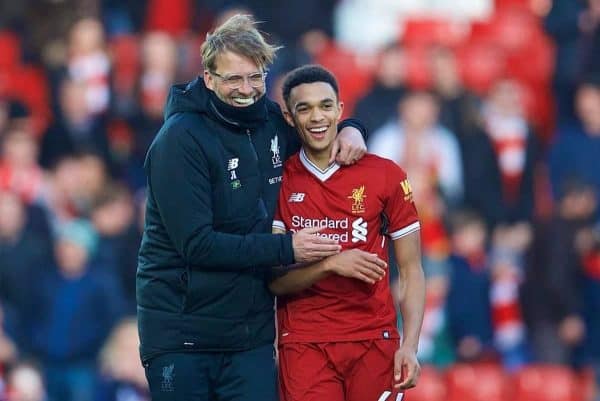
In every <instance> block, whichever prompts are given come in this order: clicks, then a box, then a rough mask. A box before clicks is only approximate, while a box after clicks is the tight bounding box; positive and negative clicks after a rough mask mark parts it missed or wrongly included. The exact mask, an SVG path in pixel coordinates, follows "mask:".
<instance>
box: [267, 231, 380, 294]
mask: <svg viewBox="0 0 600 401" xmlns="http://www.w3.org/2000/svg"><path fill="white" fill-rule="evenodd" d="M273 233H276V234H284V233H285V232H284V231H283V230H281V229H277V228H273ZM386 265H387V264H386V263H385V261H384V260H382V259H379V258H378V257H377V255H374V254H371V253H368V252H364V251H361V250H359V249H351V250H348V251H344V252H342V253H340V254H338V255H334V256H332V257H328V258H326V259H323V260H322V261H320V262H317V263H313V264H310V265H304V266H297V267H294V266H288V267H282V268H275V271H274V274H275V276H279V277H277V278H276V279H274V280H273V281H271V283H270V284H269V289H270V290H271V292H272V293H273V294H275V295H285V294H292V293H295V292H299V291H302V290H304V289H306V288H309V287H310V286H312V285H313V284H314V283H316V282H317V281H320V280H322V279H324V278H325V277H327V276H329V275H331V274H338V275H340V276H344V277H349V278H355V279H357V280H361V281H364V282H366V283H369V284H374V283H375V282H377V281H378V280H381V279H382V278H383V277H384V276H385V268H386ZM281 274H282V275H281Z"/></svg>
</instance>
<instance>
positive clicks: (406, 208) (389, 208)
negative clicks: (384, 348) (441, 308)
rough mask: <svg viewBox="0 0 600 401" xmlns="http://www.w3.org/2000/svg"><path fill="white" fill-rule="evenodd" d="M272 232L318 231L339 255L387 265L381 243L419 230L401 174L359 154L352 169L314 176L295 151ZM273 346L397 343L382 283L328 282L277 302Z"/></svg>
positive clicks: (335, 278)
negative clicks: (355, 253)
mask: <svg viewBox="0 0 600 401" xmlns="http://www.w3.org/2000/svg"><path fill="white" fill-rule="evenodd" d="M282 181H283V182H282V185H281V191H280V193H279V202H278V205H277V211H276V214H275V220H274V222H273V227H277V228H280V229H284V230H286V231H298V230H300V229H302V228H305V227H314V226H319V227H322V230H321V231H320V233H319V235H326V236H328V237H330V238H334V239H337V240H338V241H339V243H340V245H341V246H342V250H347V249H353V248H359V249H362V250H364V251H367V252H371V253H376V254H377V255H378V256H379V257H380V258H381V259H384V260H386V261H387V260H388V242H389V241H388V239H387V237H388V236H389V237H391V238H392V239H398V238H400V237H402V236H404V235H407V234H410V233H412V232H414V231H417V230H419V220H418V216H417V210H416V208H415V205H414V203H413V199H412V191H411V189H410V184H409V182H408V179H407V178H406V173H405V172H404V171H403V170H402V169H401V168H400V167H398V166H397V165H396V164H395V163H394V162H392V161H391V160H387V159H383V158H381V157H378V156H375V155H371V154H367V155H365V156H364V157H363V158H362V159H361V160H360V161H358V162H357V163H356V164H354V165H352V166H339V165H337V164H334V165H332V166H330V167H329V168H328V169H327V170H325V171H321V170H320V169H319V168H318V167H317V166H315V165H314V164H313V163H312V162H311V161H310V160H309V159H308V158H307V157H306V154H305V153H304V151H303V150H301V151H300V152H299V153H298V154H296V155H294V156H293V157H291V158H290V159H289V160H288V161H287V162H286V163H285V166H284V172H283V180H282ZM277 323H278V330H279V341H280V342H281V343H290V342H335V341H358V340H368V339H376V338H398V337H399V336H398V330H397V322H396V309H395V308H394V304H393V300H392V295H391V292H390V289H389V280H388V279H387V277H385V278H384V279H383V280H381V281H379V282H377V283H376V284H367V283H364V282H362V281H359V280H357V279H351V278H346V277H342V276H338V275H335V274H333V275H331V276H329V277H327V278H325V279H323V280H321V281H319V282H317V283H315V284H314V285H313V286H312V287H310V288H308V289H306V290H304V291H302V292H300V293H296V294H290V295H286V296H281V297H278V299H277Z"/></svg>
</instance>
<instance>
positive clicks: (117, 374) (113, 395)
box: [95, 318, 150, 401]
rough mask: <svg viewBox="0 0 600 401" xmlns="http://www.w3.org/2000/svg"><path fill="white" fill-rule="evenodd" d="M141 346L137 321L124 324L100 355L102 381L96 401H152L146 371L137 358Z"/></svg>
mask: <svg viewBox="0 0 600 401" xmlns="http://www.w3.org/2000/svg"><path fill="white" fill-rule="evenodd" d="M139 345H140V342H139V339H138V335H137V322H136V320H135V319H134V318H125V319H123V320H121V321H120V322H119V323H118V324H117V325H116V326H115V327H114V329H113V330H112V332H111V334H110V336H109V337H108V339H107V341H106V343H105V344H104V346H103V347H102V350H101V352H100V371H101V379H100V381H99V391H98V395H97V397H96V398H95V401H121V400H127V401H150V394H149V392H148V383H147V382H146V376H145V373H144V368H143V367H142V365H141V364H140V361H139V358H137V355H136V354H137V349H138V347H139Z"/></svg>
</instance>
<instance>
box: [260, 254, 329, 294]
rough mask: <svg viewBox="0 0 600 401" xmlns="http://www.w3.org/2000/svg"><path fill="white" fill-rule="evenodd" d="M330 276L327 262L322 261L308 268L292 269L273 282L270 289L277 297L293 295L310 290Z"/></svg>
mask: <svg viewBox="0 0 600 401" xmlns="http://www.w3.org/2000/svg"><path fill="white" fill-rule="evenodd" d="M329 274H330V272H329V271H328V269H327V265H326V260H322V261H320V262H317V263H313V264H311V265H307V266H306V267H300V268H297V269H291V270H290V271H288V272H287V273H286V274H285V275H283V276H281V277H279V278H276V279H275V280H273V281H272V282H271V283H270V284H269V289H270V290H271V292H272V293H273V294H275V295H285V294H292V293H295V292H300V291H302V290H305V289H307V288H309V287H310V286H312V285H313V284H314V283H316V282H317V281H319V280H322V279H324V278H325V277H327V276H329Z"/></svg>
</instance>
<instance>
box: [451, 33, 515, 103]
mask: <svg viewBox="0 0 600 401" xmlns="http://www.w3.org/2000/svg"><path fill="white" fill-rule="evenodd" d="M457 55H458V60H459V65H460V69H461V76H462V78H463V80H464V83H465V85H466V86H467V87H468V88H470V89H471V90H473V91H475V92H476V93H478V94H485V93H486V92H487V90H488V89H489V88H490V87H491V85H492V84H493V83H494V82H495V81H497V80H498V79H499V78H501V77H502V76H503V75H504V72H505V70H506V59H505V54H504V52H503V51H502V49H500V48H499V47H497V46H495V45H493V44H490V43H486V42H478V41H475V42H470V43H469V44H467V45H466V46H464V47H462V48H460V49H459V50H458V52H457Z"/></svg>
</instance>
